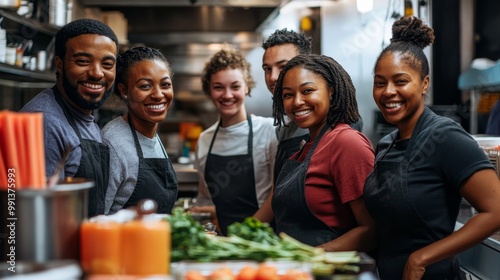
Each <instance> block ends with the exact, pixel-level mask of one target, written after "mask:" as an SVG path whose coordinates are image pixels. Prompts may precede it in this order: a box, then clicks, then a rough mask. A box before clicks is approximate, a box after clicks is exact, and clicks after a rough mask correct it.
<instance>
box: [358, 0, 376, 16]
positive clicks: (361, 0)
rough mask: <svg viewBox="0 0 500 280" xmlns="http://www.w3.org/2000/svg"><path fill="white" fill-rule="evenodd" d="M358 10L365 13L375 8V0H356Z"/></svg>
mask: <svg viewBox="0 0 500 280" xmlns="http://www.w3.org/2000/svg"><path fill="white" fill-rule="evenodd" d="M356 8H357V9H358V12H360V13H362V14H364V13H367V12H369V11H371V10H373V0H356Z"/></svg>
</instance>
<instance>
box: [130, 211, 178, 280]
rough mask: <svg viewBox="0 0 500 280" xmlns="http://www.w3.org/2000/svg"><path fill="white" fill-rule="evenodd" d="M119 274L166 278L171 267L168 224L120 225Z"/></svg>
mask: <svg viewBox="0 0 500 280" xmlns="http://www.w3.org/2000/svg"><path fill="white" fill-rule="evenodd" d="M121 254H122V272H123V274H127V275H166V274H168V273H169V267H170V225H169V224H168V222H167V221H158V220H157V221H148V220H134V221H130V222H127V223H125V224H123V225H122V226H121Z"/></svg>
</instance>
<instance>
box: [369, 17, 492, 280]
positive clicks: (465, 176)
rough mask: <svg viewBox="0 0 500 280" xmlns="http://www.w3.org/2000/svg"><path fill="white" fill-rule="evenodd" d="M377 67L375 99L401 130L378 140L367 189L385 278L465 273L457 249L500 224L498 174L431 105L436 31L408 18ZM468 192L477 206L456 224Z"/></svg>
mask: <svg viewBox="0 0 500 280" xmlns="http://www.w3.org/2000/svg"><path fill="white" fill-rule="evenodd" d="M392 32H393V38H392V39H391V44H390V45H389V46H387V47H386V48H385V49H384V50H383V51H382V53H381V54H380V55H379V57H378V59H377V61H376V64H375V68H374V81H373V98H374V100H375V102H376V103H377V106H378V107H379V109H380V111H381V112H382V114H383V115H384V118H385V119H386V121H388V122H389V123H391V124H394V125H395V126H396V128H397V129H396V130H395V131H394V132H392V133H390V134H389V135H387V136H385V137H384V138H382V139H381V140H380V142H379V143H378V145H377V147H376V160H375V169H374V171H373V173H372V174H370V175H369V176H368V178H367V180H366V184H365V187H364V196H365V201H366V205H367V208H368V210H369V212H370V213H371V215H372V216H373V218H374V219H375V221H376V228H377V231H378V238H379V249H378V252H377V263H378V273H379V276H380V279H460V278H461V276H460V268H459V263H458V258H457V256H456V255H457V254H458V253H460V252H461V251H464V250H466V249H468V248H470V247H472V246H474V245H477V244H479V243H480V242H481V241H482V240H483V239H486V238H487V237H489V236H490V235H492V234H493V233H494V232H495V231H497V230H499V229H500V203H499V201H500V181H499V180H498V177H497V175H496V173H495V170H494V169H493V166H492V164H491V163H490V161H489V159H488V157H487V156H486V155H485V153H484V151H483V150H482V149H481V148H480V147H479V146H478V144H477V142H476V141H475V140H474V139H473V138H472V137H471V136H470V135H469V134H468V133H467V132H466V131H465V130H464V129H463V128H462V127H461V126H460V124H458V123H456V122H455V121H453V120H452V119H450V118H447V117H442V116H438V115H436V114H434V113H433V112H432V111H431V110H430V109H429V108H427V107H426V106H425V97H426V93H427V90H428V88H429V85H430V78H429V63H428V61H427V58H426V57H425V54H424V52H423V48H425V47H426V46H428V45H430V44H431V43H432V42H433V41H434V33H433V30H432V29H431V28H430V27H428V26H426V25H425V24H424V23H423V22H422V21H421V20H420V19H418V18H415V17H403V18H400V19H399V20H397V21H396V22H395V23H394V25H393V28H392ZM462 198H465V199H466V200H467V201H468V202H469V203H470V204H471V205H472V206H473V207H474V208H475V209H476V210H477V211H478V214H477V215H475V216H474V217H472V218H471V219H470V220H469V221H468V222H467V223H466V224H465V225H464V226H463V227H462V228H461V229H459V230H457V231H454V229H455V222H456V219H457V216H458V212H459V209H460V203H461V201H462Z"/></svg>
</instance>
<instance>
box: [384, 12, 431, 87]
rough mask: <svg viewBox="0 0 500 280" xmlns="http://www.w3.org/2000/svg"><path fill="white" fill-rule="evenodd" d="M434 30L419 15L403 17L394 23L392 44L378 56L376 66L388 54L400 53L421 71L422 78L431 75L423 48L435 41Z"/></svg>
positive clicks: (409, 64)
mask: <svg viewBox="0 0 500 280" xmlns="http://www.w3.org/2000/svg"><path fill="white" fill-rule="evenodd" d="M434 38H435V37H434V30H433V29H432V28H431V27H429V26H427V25H425V24H424V23H423V21H422V20H421V19H419V18H417V17H414V16H412V17H401V18H399V19H398V20H397V21H395V22H394V23H393V25H392V38H391V44H390V45H389V46H387V47H386V48H385V49H384V50H383V51H382V52H381V53H380V55H379V56H378V58H377V61H376V62H375V67H376V66H377V65H378V63H379V61H380V59H381V58H382V57H383V56H384V55H386V54H392V53H399V54H401V58H402V60H403V61H404V62H406V64H407V65H408V66H409V67H411V68H412V69H414V70H415V71H417V72H419V73H420V77H421V79H424V78H425V77H426V76H427V75H429V61H428V60H427V57H426V56H425V54H424V51H423V49H424V48H425V47H427V46H429V45H431V44H432V43H433V42H434Z"/></svg>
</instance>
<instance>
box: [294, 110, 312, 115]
mask: <svg viewBox="0 0 500 280" xmlns="http://www.w3.org/2000/svg"><path fill="white" fill-rule="evenodd" d="M309 113H311V110H306V111H299V112H295V113H294V114H295V115H296V116H304V115H307V114H309Z"/></svg>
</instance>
